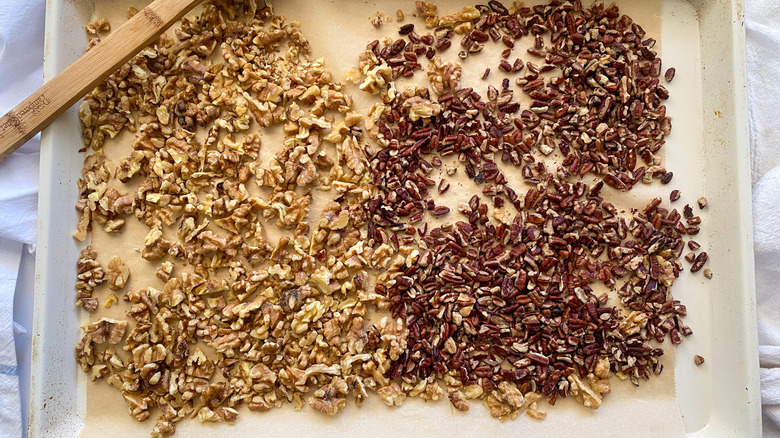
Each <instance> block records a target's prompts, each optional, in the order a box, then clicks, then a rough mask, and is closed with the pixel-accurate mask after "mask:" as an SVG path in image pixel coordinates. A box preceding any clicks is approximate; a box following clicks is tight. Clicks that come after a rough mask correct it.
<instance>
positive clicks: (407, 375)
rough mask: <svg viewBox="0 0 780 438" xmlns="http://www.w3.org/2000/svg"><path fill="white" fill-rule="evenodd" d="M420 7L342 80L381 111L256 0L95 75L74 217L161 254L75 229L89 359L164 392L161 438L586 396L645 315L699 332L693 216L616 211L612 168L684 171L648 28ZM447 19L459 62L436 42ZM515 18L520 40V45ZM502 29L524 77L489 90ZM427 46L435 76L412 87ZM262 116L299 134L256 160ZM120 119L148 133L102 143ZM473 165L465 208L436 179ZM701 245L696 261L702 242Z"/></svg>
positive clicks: (143, 394)
mask: <svg viewBox="0 0 780 438" xmlns="http://www.w3.org/2000/svg"><path fill="white" fill-rule="evenodd" d="M416 8H417V14H418V15H419V16H421V17H422V18H423V19H424V21H425V25H426V27H427V28H429V29H430V31H429V32H425V33H424V34H422V35H420V34H418V33H417V32H416V30H415V26H414V24H413V23H407V24H404V25H402V26H400V29H399V30H398V33H399V35H400V36H401V38H398V39H395V40H393V39H387V40H385V41H382V42H380V41H373V42H371V43H370V44H369V45H368V46H367V50H366V51H365V52H364V53H362V54H360V56H359V61H358V71H354V72H352V73H351V79H353V80H356V81H357V82H358V83H359V84H360V85H359V89H360V90H362V91H363V92H367V93H371V94H376V95H378V97H379V101H378V102H377V103H376V104H375V105H373V106H372V107H371V109H370V110H369V111H368V113H367V114H365V115H361V114H358V113H357V112H355V111H353V109H352V99H351V98H350V96H349V95H348V94H347V93H346V90H345V89H344V88H343V86H342V84H340V83H338V82H336V81H334V79H333V78H332V76H331V74H330V73H329V72H328V71H327V70H326V69H325V68H324V67H323V66H322V64H321V61H317V60H315V57H314V56H312V55H311V53H310V46H309V43H308V41H307V40H306V38H305V37H304V35H303V33H302V32H301V29H300V28H299V27H298V25H297V24H296V23H294V22H289V21H287V20H286V19H284V18H283V17H280V16H275V15H273V13H272V11H271V8H270V7H265V8H263V9H258V8H257V7H256V4H255V3H254V2H242V1H211V2H209V3H207V4H206V5H204V6H203V9H202V12H200V14H199V15H198V16H197V17H192V18H185V19H183V20H182V21H181V24H180V26H179V27H178V28H177V29H176V30H175V31H173V32H169V33H168V34H163V35H162V36H161V37H160V38H159V40H158V41H157V42H156V43H155V44H153V45H152V46H150V47H149V48H147V49H145V50H144V51H143V52H142V53H141V54H139V55H138V56H136V57H135V58H133V59H132V60H131V61H130V62H129V63H128V64H126V65H125V66H123V67H122V68H121V69H120V70H119V71H117V72H116V73H114V74H113V75H112V76H111V77H110V78H109V79H108V80H106V82H105V83H103V84H101V85H100V86H98V87H97V88H96V89H95V90H94V91H93V92H92V93H90V94H89V95H88V96H86V97H85V100H84V102H83V104H82V105H81V108H80V111H79V114H80V117H81V120H82V123H83V128H84V129H83V134H84V140H85V150H89V151H90V152H89V154H88V155H87V157H86V159H85V166H84V170H83V174H82V178H81V179H80V180H79V190H80V194H81V199H80V201H79V202H78V204H77V206H76V207H77V209H78V210H79V211H80V212H81V220H80V222H79V226H78V230H77V231H76V233H74V237H76V238H77V239H78V240H80V241H83V240H85V239H86V238H87V237H88V236H89V234H90V233H91V232H92V233H96V232H99V233H118V232H123V230H125V229H126V228H127V227H126V225H127V221H128V220H132V217H133V216H134V217H135V219H136V220H137V221H138V222H139V223H140V224H142V225H143V226H145V227H146V231H145V237H143V238H142V241H139V242H137V244H138V245H139V255H140V257H141V258H142V259H143V260H144V263H148V264H149V266H152V267H153V268H152V269H153V270H154V271H156V278H151V279H148V278H147V279H143V278H139V277H141V276H139V275H133V274H132V272H131V270H130V269H129V268H128V260H129V258H130V257H133V256H134V255H128V254H105V255H106V256H107V258H106V259H105V260H110V261H108V262H106V264H105V267H104V266H103V265H102V264H101V262H100V261H99V260H101V259H102V257H100V256H101V255H102V253H103V251H110V250H111V249H110V248H104V247H96V246H94V245H93V246H87V247H86V248H85V249H84V250H83V251H82V253H81V255H80V258H79V263H78V282H77V284H76V288H77V305H78V306H80V307H82V308H83V309H84V310H85V311H88V312H90V322H89V323H87V324H85V325H84V327H83V330H84V332H85V334H84V336H83V338H82V340H81V342H80V343H79V344H78V346H77V347H76V359H77V361H78V362H79V364H80V366H81V367H82V369H83V370H84V371H85V372H88V373H90V375H91V377H92V379H93V380H104V381H106V382H107V383H108V384H110V385H112V386H114V387H116V388H117V389H118V390H119V391H120V392H121V394H122V397H123V398H124V399H125V401H126V402H127V404H128V406H129V410H130V414H131V415H133V416H134V417H135V418H136V419H138V420H139V421H144V420H146V419H148V418H150V417H151V416H152V415H155V416H156V417H157V419H156V424H155V425H154V428H153V432H152V434H153V436H164V435H167V434H170V433H173V432H174V431H175V426H176V423H177V422H178V421H180V420H182V419H184V418H187V417H197V418H199V419H200V420H201V421H230V422H232V421H235V420H236V417H237V415H238V409H239V408H240V407H242V406H246V407H248V408H249V409H250V410H253V411H265V410H268V409H271V408H274V407H279V406H281V405H282V404H283V403H292V404H293V405H294V406H295V407H296V409H299V408H302V407H303V405H304V404H306V403H308V405H309V406H310V407H311V408H313V409H315V410H317V411H319V412H322V413H325V414H329V415H333V414H336V413H338V412H340V411H341V410H342V409H343V408H344V407H345V405H346V403H347V400H348V399H350V398H351V399H353V400H354V401H355V403H356V404H357V405H358V406H359V405H361V404H362V403H363V401H364V400H365V399H366V397H367V395H368V393H369V392H375V393H376V394H377V395H378V396H379V397H380V398H381V399H382V400H383V401H384V402H385V403H387V404H388V405H390V406H400V405H401V404H402V403H403V402H404V400H405V398H407V397H416V396H419V397H422V398H424V399H425V400H438V399H441V398H444V397H447V398H448V399H449V400H450V402H451V403H452V404H453V405H454V406H455V407H456V408H457V409H459V410H468V407H469V402H468V400H470V399H481V400H483V401H484V403H485V404H486V405H487V406H488V408H489V409H490V413H491V415H493V416H494V417H496V418H499V419H502V420H503V419H508V418H515V417H516V416H518V415H519V414H521V413H523V412H526V413H527V414H528V415H529V416H531V417H533V418H539V419H541V418H544V417H545V415H546V413H545V412H543V411H542V410H540V406H539V405H538V403H537V402H539V401H541V400H545V399H546V400H547V401H548V402H549V403H550V404H554V403H555V401H556V399H558V398H561V397H567V396H571V397H574V398H576V399H577V400H578V401H579V402H581V403H582V404H583V405H585V406H587V407H589V408H592V409H596V408H598V407H599V406H600V405H601V403H602V399H603V396H604V394H607V393H609V391H610V384H609V381H608V377H610V376H611V375H617V376H619V377H620V378H624V379H630V380H631V381H632V382H633V383H635V384H638V382H639V381H640V379H648V378H650V376H651V374H654V373H655V374H658V373H660V372H661V369H662V366H661V364H660V363H659V361H658V358H659V356H660V355H661V354H663V351H662V349H661V348H658V345H657V344H652V343H651V341H657V342H663V341H664V339H665V338H666V337H668V338H669V339H670V341H671V342H672V343H673V344H677V343H679V342H681V340H682V337H681V336H687V335H690V334H691V329H690V328H688V327H687V326H686V325H685V324H684V323H683V321H682V319H681V318H682V317H684V316H685V312H686V310H685V306H683V305H682V304H680V303H679V302H678V301H676V300H674V299H673V298H672V296H671V294H670V288H671V286H672V284H673V283H674V281H675V279H676V278H677V277H678V276H679V274H680V272H681V271H682V270H683V267H682V263H681V261H680V258H681V257H682V252H683V251H684V249H685V244H686V242H685V241H684V238H685V236H687V235H694V234H696V233H698V231H699V228H698V225H699V224H700V223H701V219H700V218H699V217H698V216H694V215H693V211H692V209H691V207H690V206H686V207H685V208H684V209H683V213H682V214H681V213H679V212H677V210H675V209H672V210H671V211H670V210H669V209H667V208H665V207H663V206H662V205H661V198H654V199H652V200H649V201H648V204H647V206H646V207H645V208H644V209H643V210H632V211H631V212H629V213H625V212H623V211H620V210H619V209H618V208H617V207H615V206H614V205H613V204H611V203H610V202H608V201H607V200H605V196H607V194H605V193H602V192H608V191H615V190H619V191H628V190H630V189H631V188H632V187H633V186H634V185H635V184H637V183H639V182H640V181H641V182H644V183H651V182H652V180H653V178H656V179H659V180H660V181H661V182H662V183H664V184H665V183H669V182H670V180H671V178H672V173H671V172H667V171H666V170H665V169H664V167H663V166H661V165H660V159H659V158H658V151H659V150H660V148H661V147H662V146H663V144H664V138H665V136H666V135H667V134H668V133H669V130H670V129H671V124H670V119H669V117H667V116H666V108H665V106H664V105H663V101H664V100H665V99H666V98H668V97H669V96H668V92H667V91H666V89H665V88H664V87H663V86H662V85H661V84H660V81H659V76H660V75H661V60H660V59H659V58H658V57H657V56H656V54H655V52H654V51H653V45H654V43H655V41H654V40H653V39H652V38H646V35H645V32H644V31H643V30H642V28H641V27H640V26H638V25H637V24H635V23H633V22H632V20H631V19H630V18H628V17H626V16H625V15H620V13H619V11H618V9H617V7H615V6H613V7H610V8H604V7H603V6H601V5H596V6H594V7H592V8H590V9H584V8H583V7H582V5H581V4H580V3H579V1H575V2H561V1H558V0H553V1H551V2H550V3H549V4H547V5H543V6H536V7H533V8H525V7H520V6H517V5H515V6H513V7H511V8H506V7H505V6H503V5H502V4H500V3H499V2H496V1H491V2H489V4H488V5H479V6H476V7H468V8H465V9H463V10H461V11H457V12H455V13H453V14H449V15H444V16H439V15H438V12H437V7H436V6H435V5H433V4H429V3H425V2H419V1H418V2H417V3H416ZM399 12H401V11H399ZM129 13H130V14H132V13H137V11H135V10H133V11H130V12H129ZM397 16H398V17H399V21H401V20H403V19H404V15H403V13H400V14H397ZM384 21H391V20H384ZM109 28H110V27H109V26H108V24H107V23H105V24H104V25H101V26H99V31H100V32H105V31H108V29H109ZM95 29H98V27H95ZM93 33H97V31H96V32H93ZM421 33H422V32H421ZM455 35H463V37H462V40H461V41H460V46H461V47H462V48H463V50H462V51H461V52H460V53H459V55H458V58H459V60H460V61H453V62H445V61H444V60H443V59H442V56H443V54H444V53H445V52H447V51H448V50H450V48H451V47H452V45H453V38H455ZM520 38H531V39H533V40H534V45H533V47H532V48H531V49H528V50H527V53H524V54H522V56H523V57H526V58H528V59H529V60H528V61H527V62H523V61H521V60H520V58H519V57H518V58H516V59H515V60H514V61H513V62H511V63H510V61H508V60H509V59H511V57H512V52H513V50H514V48H515V43H516V41H517V40H518V39H520ZM491 41H492V42H493V43H495V44H502V45H503V46H505V47H506V48H505V49H504V52H503V53H502V61H500V64H499V66H498V67H497V68H498V69H499V70H501V71H503V72H505V73H512V74H514V75H516V78H515V80H514V82H513V81H510V80H508V79H505V80H503V81H502V82H501V83H500V84H496V85H497V86H493V85H490V86H489V87H488V91H487V95H486V96H485V99H483V97H482V96H480V95H479V94H478V93H477V92H476V91H475V90H474V89H471V88H461V87H460V81H461V73H462V69H463V68H468V64H469V62H470V61H469V59H468V58H469V57H470V56H474V54H476V53H478V52H480V51H482V50H483V48H484V46H485V44H489V43H490V42H491ZM93 45H94V42H92V43H90V46H89V47H92V46H93ZM524 69H527V74H522V73H521V72H522V71H523V70H524ZM421 71H424V72H425V77H426V79H427V81H428V84H429V86H427V87H419V86H417V87H405V88H403V89H399V88H400V87H401V85H400V83H401V82H399V81H400V80H401V79H402V78H411V77H414V76H415V75H416V74H418V73H419V72H421ZM489 73H490V72H489V70H488V71H486V72H485V74H484V75H483V79H485V80H488V79H489ZM673 76H674V70H673V69H670V70H669V71H667V72H666V80H671V78H672V77H673ZM515 92H517V93H518V94H521V93H522V95H523V96H524V97H528V98H530V101H531V102H532V103H531V104H530V106H528V107H527V108H524V105H523V104H521V103H520V101H519V100H518V99H515ZM272 128H274V129H278V130H280V131H281V133H282V136H283V139H282V140H280V141H281V145H280V146H281V147H280V148H279V149H280V150H279V152H277V153H275V154H273V156H271V157H269V158H267V159H263V158H262V156H263V154H262V151H263V149H264V148H266V147H268V146H267V145H264V140H263V139H264V138H265V137H264V135H262V133H265V132H270V130H271V129H272ZM123 131H124V132H126V133H128V135H129V136H131V137H132V138H133V140H132V148H131V150H129V152H128V153H127V154H126V156H123V157H114V156H109V155H110V154H108V153H105V152H104V145H107V144H108V142H111V141H117V140H112V139H114V138H115V137H117V136H118V135H119V134H120V132H123ZM114 160H116V161H114ZM448 162H452V163H451V164H452V165H450V164H448ZM460 167H462V168H463V170H461V173H465V175H466V176H467V177H468V178H469V179H471V180H473V181H474V182H476V183H477V184H479V185H480V187H481V194H478V195H473V196H472V194H469V196H468V197H467V198H466V199H463V200H462V203H461V204H460V205H458V206H457V210H455V209H451V208H450V207H448V206H446V205H443V203H441V202H438V201H437V200H436V199H438V198H437V196H440V195H442V194H445V193H447V192H448V190H449V188H450V187H451V185H452V183H454V180H452V177H454V176H455V175H456V174H457V172H458V171H459V168H460ZM508 172H518V173H519V174H520V175H521V176H522V181H523V185H522V186H516V185H515V186H513V185H512V184H510V183H509V182H508V181H509V180H510V179H511V178H508V177H507V174H508ZM438 174H440V176H438V177H437V175H438ZM436 178H438V180H437V179H436ZM587 178H591V179H592V181H591V180H589V179H587ZM450 194H451V193H450ZM679 198H680V194H679V192H677V193H674V192H673V193H672V195H671V197H670V199H671V201H672V202H674V201H676V200H677V199H679ZM705 205H706V200H703V198H702V200H699V207H700V209H701V208H704V206H705ZM442 220H452V222H446V223H440V222H441V221H442ZM683 221H684V222H683ZM453 222H454V223H453ZM278 235H280V236H281V237H271V236H278ZM687 245H688V247H689V249H690V250H691V251H695V250H697V249H699V245H698V244H697V243H695V242H693V241H688V242H687ZM685 258H686V259H687V260H688V261H689V262H690V263H692V266H691V271H693V272H696V271H698V270H700V269H702V267H703V266H704V264H705V263H706V261H707V253H706V252H699V254H698V255H696V254H695V253H693V252H691V253H690V254H689V255H687V256H686V257H685ZM708 271H709V270H706V269H705V274H707V272H708ZM709 276H711V273H710V275H709ZM597 287H601V288H603V289H604V290H606V288H609V289H612V290H613V291H614V293H613V294H612V295H613V296H614V297H616V298H617V299H619V301H620V304H619V305H616V303H610V301H609V297H610V294H607V293H598V292H597V291H595V290H594V288H597ZM106 289H108V290H110V292H109V291H106ZM114 292H116V293H117V294H114ZM117 295H120V296H117ZM101 300H102V307H104V308H108V307H111V306H114V305H117V306H122V309H123V310H124V313H125V314H126V315H127V319H116V318H109V317H106V316H103V315H101V313H102V310H101ZM624 309H625V310H624ZM370 321H376V323H372V322H370Z"/></svg>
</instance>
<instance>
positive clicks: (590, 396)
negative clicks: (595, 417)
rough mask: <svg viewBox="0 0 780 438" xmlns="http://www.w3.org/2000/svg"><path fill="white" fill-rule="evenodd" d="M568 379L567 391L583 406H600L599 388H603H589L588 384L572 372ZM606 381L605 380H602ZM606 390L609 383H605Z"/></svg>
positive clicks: (594, 407) (593, 407) (592, 407)
mask: <svg viewBox="0 0 780 438" xmlns="http://www.w3.org/2000/svg"><path fill="white" fill-rule="evenodd" d="M568 380H569V392H571V394H572V395H573V396H574V398H576V399H577V401H578V402H580V403H582V405H583V406H585V407H586V408H590V409H598V408H599V407H600V406H601V393H600V392H598V390H599V389H604V388H603V387H601V386H599V387H596V388H593V389H591V387H589V386H588V385H586V384H585V383H583V382H582V380H580V378H579V376H577V375H576V374H572V375H570V376H569V377H568ZM604 382H606V381H604ZM606 389H607V392H608V390H609V383H606Z"/></svg>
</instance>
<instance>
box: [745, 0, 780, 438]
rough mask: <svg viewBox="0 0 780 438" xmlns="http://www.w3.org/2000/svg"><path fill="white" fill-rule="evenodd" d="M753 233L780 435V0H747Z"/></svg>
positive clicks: (765, 364) (764, 351)
mask: <svg viewBox="0 0 780 438" xmlns="http://www.w3.org/2000/svg"><path fill="white" fill-rule="evenodd" d="M745 29H746V37H747V72H748V106H749V109H750V114H749V117H750V152H751V168H752V181H753V228H754V234H753V238H754V241H755V262H756V298H757V317H758V343H759V361H760V363H761V404H762V407H763V414H764V415H763V423H764V436H765V437H780V290H778V287H777V284H778V283H777V276H778V275H780V202H778V199H780V130H779V129H780V128H778V125H777V121H776V118H777V109H776V105H775V103H774V102H777V101H778V99H780V57H779V56H778V55H777V48H778V47H780V2H776V1H775V0H752V1H747V2H745Z"/></svg>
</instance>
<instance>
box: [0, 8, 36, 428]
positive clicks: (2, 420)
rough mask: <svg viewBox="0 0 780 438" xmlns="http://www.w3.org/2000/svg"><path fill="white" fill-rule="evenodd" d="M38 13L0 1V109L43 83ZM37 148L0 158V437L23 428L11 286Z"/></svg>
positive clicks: (26, 234)
mask: <svg viewBox="0 0 780 438" xmlns="http://www.w3.org/2000/svg"><path fill="white" fill-rule="evenodd" d="M44 13H45V1H44V0H1V1H0V114H5V113H6V112H7V111H8V110H10V109H11V108H13V107H14V106H15V105H16V104H18V103H19V102H21V101H22V99H24V98H25V97H27V95H29V94H30V93H32V92H33V91H35V90H36V89H37V88H38V87H40V86H41V84H42V83H43V34H44V33H43V28H44ZM39 148H40V141H39V139H38V137H36V138H35V139H33V140H31V141H30V142H28V143H27V144H25V145H24V146H22V148H20V149H19V151H17V152H16V153H15V154H13V155H11V156H10V157H9V158H8V159H6V160H5V161H4V162H2V163H0V436H2V437H21V436H23V433H24V432H23V431H24V429H23V428H22V410H21V403H20V391H19V373H18V367H17V357H16V349H15V343H14V335H15V334H19V333H24V332H25V329H24V327H21V326H19V325H18V324H15V323H14V321H13V316H14V292H15V290H16V280H17V274H18V272H19V262H20V259H21V256H22V251H23V248H24V244H25V243H27V244H31V245H34V244H35V231H36V222H37V217H36V216H37V207H38V161H39V154H38V150H39ZM22 292H23V293H27V294H31V293H32V292H33V291H32V290H25V291H22ZM28 301H29V300H28ZM26 360H28V361H29V358H26Z"/></svg>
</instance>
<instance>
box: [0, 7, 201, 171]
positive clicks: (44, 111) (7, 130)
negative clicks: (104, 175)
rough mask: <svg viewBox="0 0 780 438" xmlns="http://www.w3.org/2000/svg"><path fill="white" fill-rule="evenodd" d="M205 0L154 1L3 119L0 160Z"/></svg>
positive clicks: (0, 127)
mask: <svg viewBox="0 0 780 438" xmlns="http://www.w3.org/2000/svg"><path fill="white" fill-rule="evenodd" d="M201 1H202V0H155V1H154V3H152V4H150V5H149V6H147V7H145V8H144V9H143V10H142V11H140V12H138V13H137V14H136V15H135V16H134V17H133V18H131V19H130V20H128V21H127V22H126V23H125V24H123V25H122V26H121V27H120V28H119V29H117V30H116V31H114V32H112V33H111V34H110V35H109V36H107V37H106V38H105V39H103V41H102V42H100V43H99V44H98V45H96V46H95V47H93V48H92V49H90V50H89V51H88V52H87V53H85V54H84V55H82V56H81V57H80V58H79V59H78V60H76V62H74V63H73V64H71V65H70V66H68V67H67V68H66V69H65V70H63V71H62V72H61V73H60V74H58V75H57V76H55V77H54V78H53V79H52V80H50V81H48V82H46V83H45V84H43V86H42V87H41V88H40V89H38V91H36V92H35V93H33V94H32V95H31V96H30V97H28V98H27V99H25V100H24V101H23V102H22V103H20V104H19V105H17V106H16V108H14V109H13V110H11V111H9V112H8V113H7V114H6V115H4V116H3V117H0V161H3V160H4V159H5V158H6V157H8V156H9V155H11V153H12V152H13V151H15V150H16V149H18V148H19V146H21V145H22V144H24V143H25V142H26V141H27V140H29V139H30V138H32V137H33V136H34V135H35V134H37V133H38V132H40V131H41V130H42V129H43V128H45V127H46V126H47V125H48V124H49V123H51V122H52V121H53V120H54V119H56V118H57V117H58V116H59V115H60V114H62V113H63V112H65V110H67V109H68V108H70V107H71V106H72V105H73V104H74V103H76V101H78V100H79V99H81V98H82V97H83V96H84V95H85V94H86V93H87V92H89V91H90V90H92V89H93V88H95V87H96V86H97V85H98V84H99V83H100V82H101V81H103V80H105V79H106V78H107V77H108V76H109V75H111V74H112V73H114V72H115V71H116V70H117V69H119V67H121V66H122V65H123V64H124V63H126V62H127V61H128V60H130V58H132V57H133V56H135V55H136V54H137V53H138V52H140V51H141V49H143V48H144V47H146V46H148V45H149V44H151V42H152V41H154V39H155V38H157V37H158V36H160V34H161V33H163V32H164V31H165V30H166V29H167V28H168V27H170V25H171V24H173V23H174V22H176V21H177V20H178V19H180V18H181V17H183V16H184V14H186V13H187V12H189V11H190V10H192V9H193V8H194V7H195V6H196V5H197V4H198V3H200V2H201Z"/></svg>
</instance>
